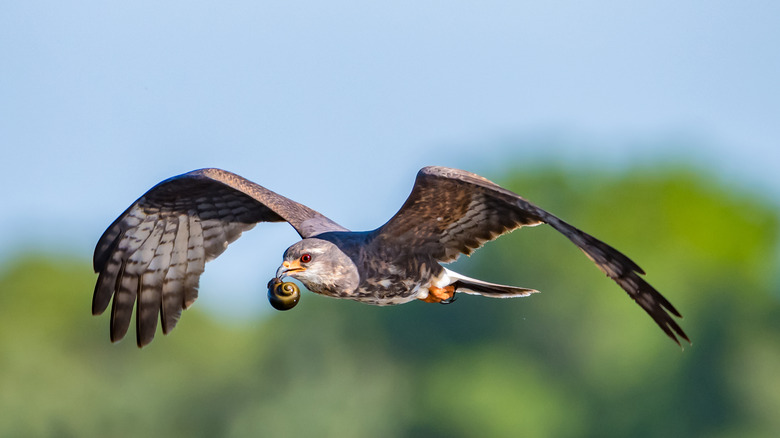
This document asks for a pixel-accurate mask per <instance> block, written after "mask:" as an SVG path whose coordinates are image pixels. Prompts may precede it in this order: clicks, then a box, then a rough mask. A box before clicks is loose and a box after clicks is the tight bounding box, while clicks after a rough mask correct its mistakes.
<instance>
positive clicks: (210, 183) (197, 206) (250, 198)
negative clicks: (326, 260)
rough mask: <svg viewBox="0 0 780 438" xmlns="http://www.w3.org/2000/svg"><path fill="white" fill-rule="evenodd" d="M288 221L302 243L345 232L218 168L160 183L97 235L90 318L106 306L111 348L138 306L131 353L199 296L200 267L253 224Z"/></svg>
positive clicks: (169, 324) (169, 326)
mask: <svg viewBox="0 0 780 438" xmlns="http://www.w3.org/2000/svg"><path fill="white" fill-rule="evenodd" d="M283 221H287V222H289V223H290V225H292V226H293V228H295V229H296V231H298V233H299V234H300V235H301V237H309V236H313V235H316V234H319V233H322V232H325V231H345V230H346V229H345V228H343V227H341V226H340V225H338V224H336V223H335V222H333V221H331V220H330V219H328V218H326V217H325V216H323V215H321V214H320V213H318V212H316V211H314V210H312V209H310V208H308V207H306V206H304V205H301V204H299V203H297V202H294V201H291V200H290V199H287V198H285V197H284V196H281V195H278V194H276V193H274V192H272V191H270V190H268V189H266V188H264V187H262V186H260V185H257V184H255V183H253V182H251V181H249V180H247V179H244V178H242V177H240V176H238V175H235V174H233V173H230V172H227V171H224V170H220V169H201V170H196V171H193V172H189V173H185V174H183V175H179V176H175V177H173V178H170V179H167V180H165V181H163V182H161V183H159V184H157V185H156V186H154V187H153V188H152V189H151V190H149V191H148V192H146V193H145V194H144V195H143V196H141V197H140V198H139V199H138V200H137V201H136V202H135V203H133V205H131V206H130V207H129V208H128V209H127V210H126V211H125V212H124V213H122V215H121V216H119V218H117V219H116V220H115V221H114V223H113V224H111V226H110V227H108V229H107V230H106V231H105V232H104V233H103V236H102V237H101V238H100V240H99V241H98V244H97V247H96V248H95V255H94V260H93V264H94V268H95V272H97V273H99V274H100V275H99V276H98V280H97V284H96V285H95V293H94V296H93V300H92V313H93V314H94V315H99V314H101V313H103V311H105V310H106V308H107V307H108V303H109V302H110V301H111V297H112V296H113V305H112V307H111V341H112V342H116V341H118V340H120V339H122V338H123V337H124V336H125V334H126V333H127V329H128V327H129V325H130V320H131V317H132V312H133V307H134V306H135V305H136V303H137V310H136V332H137V342H138V346H139V347H140V346H143V345H146V344H148V343H149V342H151V340H152V339H153V338H154V333H155V330H156V329H157V317H158V314H160V315H161V320H162V327H163V332H164V333H168V332H169V331H171V330H172V329H173V327H174V326H175V325H176V322H177V321H178V319H179V316H180V315H181V311H182V309H185V308H187V307H189V306H190V305H192V303H193V302H194V301H195V299H196V298H197V296H198V282H199V279H200V274H201V273H202V272H203V269H204V264H205V263H206V262H207V261H209V260H212V259H214V258H215V257H217V256H218V255H220V254H221V253H222V252H223V251H224V250H225V248H227V245H228V244H229V243H230V242H232V241H234V240H236V239H237V238H238V237H239V236H240V235H241V233H242V232H243V231H246V230H249V229H251V228H252V227H254V226H255V224H256V223H257V222H283Z"/></svg>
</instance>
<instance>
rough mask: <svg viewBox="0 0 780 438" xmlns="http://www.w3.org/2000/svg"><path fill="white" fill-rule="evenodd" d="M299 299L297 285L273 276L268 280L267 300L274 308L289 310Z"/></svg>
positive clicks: (299, 292) (299, 293) (299, 294)
mask: <svg viewBox="0 0 780 438" xmlns="http://www.w3.org/2000/svg"><path fill="white" fill-rule="evenodd" d="M300 299H301V291H300V289H298V285H296V284H295V283H290V282H282V280H280V279H278V278H273V279H271V281H269V282H268V301H269V302H270V303H271V306H273V308H274V309H276V310H290V309H292V308H293V307H295V305H296V304H298V301H299V300H300Z"/></svg>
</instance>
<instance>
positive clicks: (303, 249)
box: [276, 238, 360, 297]
mask: <svg viewBox="0 0 780 438" xmlns="http://www.w3.org/2000/svg"><path fill="white" fill-rule="evenodd" d="M283 276H286V277H292V278H294V279H296V280H298V281H300V282H301V283H303V285H304V286H306V288H307V289H309V290H310V291H312V292H316V293H319V294H323V295H332V296H341V297H345V296H348V295H349V294H350V293H351V292H353V291H354V290H355V289H357V286H358V282H359V280H360V276H359V274H358V270H357V267H356V266H355V263H353V262H352V259H350V258H349V257H348V256H347V255H346V254H344V252H342V251H341V249H339V247H338V246H336V245H335V244H333V243H332V242H329V241H327V240H323V239H317V238H308V239H303V240H301V241H300V242H298V243H296V244H294V245H292V246H291V247H289V248H287V250H286V251H285V252H284V261H283V262H282V266H280V267H279V269H278V270H277V271H276V277H277V278H282V277H283Z"/></svg>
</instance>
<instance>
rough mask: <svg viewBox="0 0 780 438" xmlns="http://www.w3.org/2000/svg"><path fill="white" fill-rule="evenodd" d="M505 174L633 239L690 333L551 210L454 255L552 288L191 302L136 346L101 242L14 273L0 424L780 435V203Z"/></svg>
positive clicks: (592, 178)
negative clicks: (124, 327)
mask: <svg viewBox="0 0 780 438" xmlns="http://www.w3.org/2000/svg"><path fill="white" fill-rule="evenodd" d="M493 179H494V180H496V181H498V182H499V183H502V184H503V185H505V186H506V187H508V188H510V189H512V190H514V191H516V192H518V193H521V194H523V195H525V196H526V197H527V198H528V199H529V200H531V201H532V202H535V203H537V204H539V205H540V206H542V207H543V208H546V209H548V210H550V211H552V212H553V213H555V214H557V215H559V216H561V217H562V218H564V219H566V220H567V221H569V222H571V223H573V224H574V225H576V226H578V227H580V228H582V229H584V230H585V231H588V232H590V233H592V234H594V235H596V236H597V237H599V238H601V239H603V240H605V241H607V242H609V243H610V244H612V245H613V246H615V247H616V248H618V249H620V250H622V251H624V252H626V253H627V254H628V255H629V256H630V257H632V258H634V260H635V261H637V262H638V263H639V264H640V266H642V267H643V268H644V269H645V270H646V271H647V272H648V280H649V281H650V282H651V283H652V284H653V285H655V286H656V288H658V289H659V290H660V291H661V292H662V293H664V294H665V295H666V296H667V298H669V299H670V300H671V301H672V302H673V303H674V305H675V306H676V307H677V308H678V309H679V310H680V311H681V312H682V313H683V314H684V315H685V316H686V318H685V319H684V320H682V321H681V324H682V325H683V327H684V329H685V330H686V331H687V333H688V334H689V336H690V337H691V339H692V340H693V345H692V346H686V347H685V349H684V351H680V349H679V348H678V347H677V346H676V345H675V344H674V343H673V342H672V341H671V340H669V339H668V338H666V336H665V335H664V334H663V333H662V332H661V330H660V329H658V327H656V326H655V324H654V323H653V322H652V320H651V319H650V318H649V317H648V316H647V315H646V314H644V312H642V310H641V309H640V308H639V307H638V306H636V305H635V304H634V303H633V302H632V301H631V300H630V299H628V298H627V296H626V295H625V293H623V291H621V290H620V288H619V287H618V286H617V285H615V284H614V283H612V282H611V281H609V280H608V279H606V278H605V277H604V276H603V275H602V274H601V273H600V272H599V271H598V270H597V269H596V268H595V267H594V266H593V264H592V263H591V262H590V261H589V260H588V259H587V258H585V257H584V256H583V255H582V254H581V253H580V252H579V251H578V250H577V249H576V248H575V247H574V246H573V245H571V244H570V243H569V242H568V241H567V240H566V239H565V238H563V237H562V236H560V235H558V234H557V233H555V232H554V231H553V230H551V229H549V227H544V226H542V227H537V228H534V229H525V230H521V231H518V232H515V233H512V234H510V235H508V236H505V237H503V238H501V239H499V240H497V241H495V242H493V243H490V244H488V245H487V246H486V247H485V248H483V249H482V250H480V251H479V252H477V253H476V254H475V255H474V256H472V257H471V258H463V259H461V260H460V261H458V262H457V263H456V264H455V267H454V269H456V270H458V271H460V272H463V273H465V274H467V275H472V276H475V277H477V278H483V279H485V280H489V281H495V282H501V283H507V284H515V285H519V286H526V287H532V288H535V289H539V290H541V291H542V293H541V294H537V295H534V296H531V297H528V298H524V299H514V300H491V299H485V298H480V297H471V296H463V297H460V298H459V299H458V301H457V302H456V303H454V304H452V305H447V306H442V305H430V304H425V303H421V302H420V303H411V304H408V305H404V306H397V307H388V308H378V307H372V306H366V305H363V304H359V303H353V302H349V301H338V300H333V299H328V298H323V297H319V296H316V295H314V294H311V293H306V294H305V295H304V297H303V299H302V302H301V304H299V305H298V307H296V308H295V309H294V310H293V311H290V312H285V313H275V314H274V315H273V316H272V317H269V318H266V319H258V320H256V321H252V322H250V323H246V324H244V325H238V326H237V325H236V324H230V325H225V324H222V323H220V322H219V321H215V320H213V319H212V318H210V317H208V316H207V315H205V314H204V313H202V311H201V310H200V309H199V308H198V306H197V305H196V306H195V308H194V309H192V310H188V311H186V312H185V314H184V315H183V318H182V321H181V322H180V324H179V325H178V327H177V328H176V330H174V332H173V333H172V334H171V335H169V336H167V337H163V336H162V335H161V334H158V336H157V339H156V340H155V341H154V342H153V343H152V344H151V345H150V346H148V347H147V348H145V349H143V350H138V349H137V348H136V347H135V343H134V342H132V340H126V341H124V342H121V343H119V344H116V345H111V344H110V343H109V342H108V320H107V317H106V316H103V317H100V318H94V317H92V316H90V315H89V308H90V299H91V297H90V294H91V291H92V287H93V284H94V281H95V277H96V276H95V275H94V274H92V273H91V271H90V265H89V263H88V261H87V260H86V258H85V259H84V260H81V259H76V260H73V258H72V257H61V258H60V257H36V256H26V257H21V258H19V259H17V260H15V261H14V262H13V263H10V264H8V265H7V266H5V267H3V269H2V271H1V272H0V345H2V356H0V412H1V413H2V414H0V415H2V421H1V422H0V436H79V437H85V436H117V437H123V436H172V435H173V436H185V435H186V436H208V437H211V436H228V437H231V436H235V437H243V436H333V437H366V436H419V437H434V436H448V437H461V436H462V437H469V436H532V437H582V436H594V437H626V436H631V437H692V436H706V437H744V436H753V437H762V436H765V437H774V436H776V434H777V431H778V430H780V416H778V415H777V414H778V412H780V374H778V364H780V303H779V302H778V297H779V296H780V295H778V293H777V289H778V285H777V278H778V277H777V268H778V266H780V264H779V263H778V229H779V225H780V220H779V219H778V213H777V211H776V210H775V209H774V207H773V206H772V205H770V204H768V202H767V201H766V200H763V199H761V198H758V197H755V196H752V195H749V194H746V193H744V192H740V191H736V190H729V189H726V188H725V187H724V185H723V184H720V183H716V182H713V179H712V178H709V177H707V176H701V175H698V174H696V173H695V172H692V171H688V170H684V169H672V170H667V171H664V172H661V173H658V172H656V171H650V170H643V169H632V170H631V171H630V172H626V173H624V174H604V173H603V172H602V173H600V172H596V171H588V172H585V171H582V172H579V173H573V172H571V171H570V170H566V171H563V170H556V169H555V168H547V169H543V170H533V171H529V170H527V169H519V170H517V171H514V172H507V175H506V177H505V178H493ZM256 232H257V231H256ZM258 290H259V292H258V293H264V291H263V290H262V287H260V286H259V289H258ZM218 292H219V291H202V293H218Z"/></svg>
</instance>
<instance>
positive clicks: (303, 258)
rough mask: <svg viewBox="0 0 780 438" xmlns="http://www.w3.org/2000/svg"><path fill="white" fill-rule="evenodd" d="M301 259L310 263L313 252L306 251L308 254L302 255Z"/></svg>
mask: <svg viewBox="0 0 780 438" xmlns="http://www.w3.org/2000/svg"><path fill="white" fill-rule="evenodd" d="M301 261H302V262H303V263H309V262H310V261H311V254H309V253H306V254H304V255H302V256H301Z"/></svg>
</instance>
